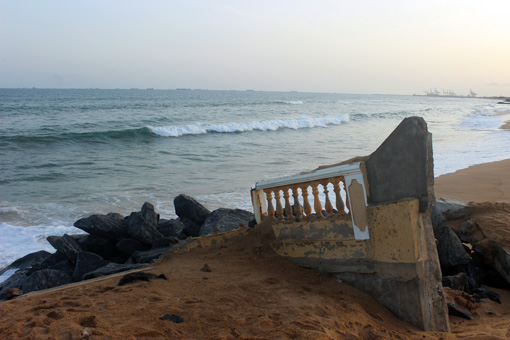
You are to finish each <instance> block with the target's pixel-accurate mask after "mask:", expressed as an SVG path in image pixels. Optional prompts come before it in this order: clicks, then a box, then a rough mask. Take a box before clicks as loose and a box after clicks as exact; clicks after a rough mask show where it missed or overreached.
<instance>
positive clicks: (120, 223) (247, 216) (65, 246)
mask: <svg viewBox="0 0 510 340" xmlns="http://www.w3.org/2000/svg"><path fill="white" fill-rule="evenodd" d="M174 206H175V211H176V214H177V216H178V219H170V220H164V219H160V216H159V214H157V213H156V211H155V209H154V206H153V205H152V204H151V203H148V202H146V203H144V204H143V206H142V208H141V210H140V211H138V212H133V213H131V214H130V215H129V216H122V215H120V214H118V213H109V214H106V215H91V216H89V217H85V218H82V219H79V220H78V221H76V222H75V223H74V226H75V227H76V228H79V229H81V230H83V231H85V232H86V234H79V235H67V234H64V235H63V236H49V237H48V238H47V240H48V242H49V243H50V244H51V245H52V246H53V247H54V248H55V249H56V252H55V253H54V254H50V253H48V252H46V251H39V252H36V253H32V254H28V255H26V256H24V257H23V258H20V259H18V260H16V261H15V262H13V263H12V264H11V265H9V266H8V267H6V268H5V269H3V270H2V271H0V275H1V274H3V273H5V272H6V271H8V270H12V269H17V271H16V272H15V273H14V275H12V276H11V277H10V278H8V279H7V280H6V281H4V282H2V283H0V298H4V295H5V293H6V292H7V291H8V290H9V289H10V288H16V289H20V290H21V291H22V292H23V293H28V292H31V291H35V290H42V289H48V288H52V287H56V286H60V285H63V284H67V283H71V282H78V281H82V280H87V279H92V278H96V277H100V276H105V275H110V274H114V273H118V272H122V271H126V270H131V269H137V268H141V267H145V266H147V265H148V264H149V263H152V262H153V261H155V260H156V259H157V258H159V257H160V256H161V255H163V254H164V253H166V252H167V251H168V250H170V249H172V248H173V247H178V246H179V245H180V243H182V242H183V240H185V239H187V238H188V237H199V236H204V235H209V234H213V233H218V232H225V231H229V230H233V229H236V228H238V227H239V226H240V225H241V224H242V225H244V226H250V227H253V226H254V225H255V219H254V216H253V214H252V213H251V212H248V211H244V210H240V209H225V208H220V209H217V210H215V211H213V212H211V211H209V210H208V209H206V208H205V207H204V206H203V205H202V204H200V203H199V202H197V201H196V200H195V199H193V198H192V197H189V196H186V195H179V196H177V197H176V198H175V199H174ZM18 295H19V294H18ZM8 296H11V294H9V295H8Z"/></svg>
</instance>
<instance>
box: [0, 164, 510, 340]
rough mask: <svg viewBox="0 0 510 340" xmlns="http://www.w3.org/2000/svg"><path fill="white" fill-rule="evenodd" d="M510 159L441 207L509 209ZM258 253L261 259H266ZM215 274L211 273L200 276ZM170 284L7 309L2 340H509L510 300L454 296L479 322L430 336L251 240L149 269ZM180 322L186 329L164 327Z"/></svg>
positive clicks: (29, 299) (454, 180)
mask: <svg viewBox="0 0 510 340" xmlns="http://www.w3.org/2000/svg"><path fill="white" fill-rule="evenodd" d="M509 169H510V159H507V160H503V161H499V162H492V163H485V164H479V165H475V166H471V167H469V168H466V169H462V170H459V171H456V172H455V173H452V174H446V175H442V176H439V177H437V178H436V179H435V190H436V197H437V198H439V197H448V198H458V199H462V200H466V201H477V202H483V201H488V202H502V203H503V204H505V202H506V203H510V195H509V193H510V179H509V178H508V177H509V176H508V175H507V174H508V173H510V172H509V171H510V170H509ZM259 248H260V250H259V251H257V252H254V251H253V249H259ZM206 263H207V264H208V267H210V269H211V271H210V272H204V271H202V270H201V268H203V266H204V264H206ZM145 271H146V272H150V273H153V274H156V275H159V274H165V276H166V277H167V278H168V281H166V280H153V281H150V282H135V283H133V284H130V285H126V286H118V282H119V280H120V278H121V277H122V276H123V275H124V274H125V273H120V274H116V275H113V276H109V277H102V278H98V279H93V280H89V281H83V282H80V283H75V284H72V285H69V286H61V287H58V288H55V289H50V290H48V291H39V292H33V293H30V294H27V295H26V296H22V297H19V298H17V299H14V300H11V301H7V302H0V320H2V323H1V325H0V337H1V338H8V339H24V338H37V339H50V338H69V339H80V338H82V336H81V335H82V333H83V331H84V329H85V328H88V329H89V330H90V331H91V332H92V336H91V337H90V338H91V339H142V338H151V339H166V338H179V339H192V338H207V339H234V338H241V339H248V338H254V337H256V338H268V339H269V338H270V339H276V338H287V339H290V338H292V339H345V338H350V339H360V340H361V339H372V338H379V339H383V338H399V337H400V338H406V339H423V338H427V339H460V338H466V337H470V338H476V339H507V338H508V337H509V336H510V328H508V325H509V324H510V291H506V290H501V289H493V288H491V289H492V290H494V291H495V292H497V293H498V294H499V295H500V297H501V304H497V303H496V302H494V301H490V300H486V299H485V300H482V301H481V302H479V303H475V302H474V301H473V300H472V298H470V297H469V296H468V295H467V294H466V293H463V292H459V291H453V290H451V289H449V288H445V293H446V296H447V297H448V298H449V299H451V300H454V301H456V303H457V304H460V305H461V306H462V307H463V308H465V309H466V310H469V312H470V313H471V314H472V319H471V320H466V319H462V318H460V317H457V316H450V327H451V333H440V332H424V331H421V330H420V329H418V328H416V327H414V326H412V325H410V324H409V323H406V322H404V321H402V320H399V319H398V318H397V317H395V316H394V315H393V314H392V313H391V312H389V311H388V310H387V309H386V308H384V307H382V306H381V305H380V304H379V303H377V302H376V301H375V300H374V299H373V298H372V297H370V296H369V295H367V294H365V293H363V292H361V291H360V290H358V289H356V288H353V287H351V286H349V285H347V284H345V283H339V282H337V281H336V280H335V279H334V278H332V277H328V276H325V275H321V274H319V273H316V272H314V271H310V270H308V269H304V268H301V267H299V266H297V265H296V264H294V263H291V262H289V261H287V260H285V259H283V258H281V257H279V256H277V255H276V254H275V253H274V252H272V251H271V249H270V248H269V247H262V248H261V247H260V244H258V243H256V242H254V240H253V239H251V240H250V239H249V238H247V239H242V240H241V241H234V242H227V243H225V244H223V245H221V246H216V247H212V248H207V249H196V250H195V251H193V252H190V253H185V254H172V255H167V256H165V257H164V259H162V260H160V261H158V262H156V263H155V264H153V265H151V266H150V267H148V268H146V269H145ZM172 314H173V315H176V316H179V317H181V318H182V319H183V322H182V323H174V322H172V321H169V320H164V319H161V318H162V317H163V316H164V315H172Z"/></svg>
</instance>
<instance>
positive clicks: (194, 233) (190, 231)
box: [179, 217, 202, 239]
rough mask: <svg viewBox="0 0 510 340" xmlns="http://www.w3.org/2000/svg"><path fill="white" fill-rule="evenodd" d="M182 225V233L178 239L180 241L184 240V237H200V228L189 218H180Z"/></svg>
mask: <svg viewBox="0 0 510 340" xmlns="http://www.w3.org/2000/svg"><path fill="white" fill-rule="evenodd" d="M180 220H181V222H182V224H183V225H184V229H182V233H181V235H179V238H180V239H185V238H186V237H189V236H191V237H198V236H200V228H201V227H202V226H201V225H198V224H196V223H195V222H193V221H192V220H190V219H189V218H185V217H183V218H180ZM182 236H185V237H182Z"/></svg>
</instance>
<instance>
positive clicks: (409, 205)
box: [367, 200, 421, 263]
mask: <svg viewBox="0 0 510 340" xmlns="http://www.w3.org/2000/svg"><path fill="white" fill-rule="evenodd" d="M367 213H368V219H369V223H370V241H371V250H372V257H373V259H374V260H376V261H381V262H403V263H412V262H416V261H417V260H418V257H419V237H420V235H421V233H420V230H419V228H420V227H419V219H420V215H419V201H418V200H402V201H399V202H395V203H390V204H384V205H377V206H372V207H369V208H368V212H367Z"/></svg>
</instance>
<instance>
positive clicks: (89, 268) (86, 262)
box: [73, 251, 110, 281]
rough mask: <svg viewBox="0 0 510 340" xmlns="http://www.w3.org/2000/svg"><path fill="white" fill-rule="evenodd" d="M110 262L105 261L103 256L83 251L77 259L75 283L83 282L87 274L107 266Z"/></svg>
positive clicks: (74, 275) (74, 274)
mask: <svg viewBox="0 0 510 340" xmlns="http://www.w3.org/2000/svg"><path fill="white" fill-rule="evenodd" d="M108 263H110V262H108V261H106V260H104V259H103V258H102V257H101V256H99V255H97V254H94V253H89V252H86V251H81V252H79V253H78V256H77V257H76V267H75V268H74V273H73V281H81V280H83V276H84V275H85V274H87V273H90V272H93V271H94V270H96V269H98V268H101V267H104V266H106V265H107V264H108Z"/></svg>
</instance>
